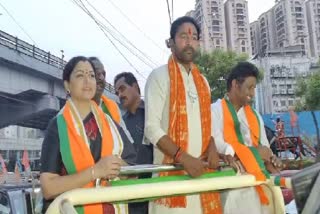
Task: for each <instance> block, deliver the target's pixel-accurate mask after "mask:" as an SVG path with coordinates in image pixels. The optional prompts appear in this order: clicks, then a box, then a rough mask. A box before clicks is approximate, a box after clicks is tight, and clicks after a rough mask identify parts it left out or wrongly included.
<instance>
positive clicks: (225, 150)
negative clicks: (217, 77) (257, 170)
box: [211, 99, 269, 214]
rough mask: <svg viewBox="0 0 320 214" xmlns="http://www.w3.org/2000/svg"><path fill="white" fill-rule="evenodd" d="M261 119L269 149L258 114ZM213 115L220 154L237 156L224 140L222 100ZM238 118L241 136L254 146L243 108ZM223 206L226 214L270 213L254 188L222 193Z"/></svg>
mask: <svg viewBox="0 0 320 214" xmlns="http://www.w3.org/2000/svg"><path fill="white" fill-rule="evenodd" d="M256 113H257V115H258V117H259V123H260V127H261V144H262V145H263V146H267V147H269V142H268V139H267V136H266V133H265V129H264V123H263V120H262V118H261V116H260V115H259V114H258V112H256ZM211 114H212V120H211V121H212V131H213V136H214V139H215V142H216V146H217V149H218V152H219V153H221V154H224V155H231V156H234V155H235V151H234V150H233V148H232V146H231V145H230V144H228V143H227V142H225V141H224V138H223V126H224V125H223V124H224V123H223V122H224V121H223V111H222V105H221V100H220V99H219V100H217V101H216V102H215V103H213V104H212V105H211ZM237 116H238V119H239V122H240V130H241V134H242V136H243V138H244V142H245V144H246V145H247V146H253V144H252V140H251V137H250V128H249V125H248V121H247V117H246V115H245V112H244V109H243V107H242V108H240V109H239V111H238V112H237ZM221 200H222V203H223V204H222V205H223V208H224V213H225V214H233V213H239V214H246V213H257V214H259V213H268V211H267V210H266V209H264V208H262V205H261V203H260V199H259V196H258V194H257V192H256V190H255V188H254V187H248V188H241V189H238V190H230V191H227V190H226V191H223V192H222V193H221Z"/></svg>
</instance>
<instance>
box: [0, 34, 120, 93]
mask: <svg viewBox="0 0 320 214" xmlns="http://www.w3.org/2000/svg"><path fill="white" fill-rule="evenodd" d="M0 45H3V46H5V47H8V48H10V49H13V50H16V51H18V52H19V53H22V54H25V55H27V56H30V57H33V58H35V59H37V60H39V61H41V62H44V63H47V64H49V65H52V66H54V67H56V68H59V69H63V68H64V66H65V64H66V63H67V62H66V61H64V60H63V59H62V58H60V57H57V56H55V55H52V54H51V53H50V52H46V51H44V50H42V49H40V48H37V47H36V46H35V45H31V44H29V43H27V42H25V41H23V40H21V39H18V37H14V36H12V35H10V34H8V33H6V32H4V31H1V30H0ZM105 89H106V90H108V91H110V92H111V93H113V94H114V93H115V90H114V87H113V85H111V84H110V83H108V82H107V83H106V87H105Z"/></svg>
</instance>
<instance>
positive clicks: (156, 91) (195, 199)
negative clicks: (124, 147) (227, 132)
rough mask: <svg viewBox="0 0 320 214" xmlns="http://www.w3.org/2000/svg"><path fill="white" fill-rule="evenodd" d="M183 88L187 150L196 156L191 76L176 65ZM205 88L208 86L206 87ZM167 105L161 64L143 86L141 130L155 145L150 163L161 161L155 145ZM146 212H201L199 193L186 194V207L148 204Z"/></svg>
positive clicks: (197, 122)
mask: <svg viewBox="0 0 320 214" xmlns="http://www.w3.org/2000/svg"><path fill="white" fill-rule="evenodd" d="M179 68H180V70H181V74H182V79H183V83H184V87H185V94H186V106H187V117H188V134H189V136H188V150H187V152H188V153H189V154H190V155H192V156H194V157H199V156H200V155H201V149H202V143H201V142H202V133H201V118H200V108H199V101H198V93H197V90H196V86H195V83H194V80H193V77H192V74H191V73H190V74H188V73H187V71H186V69H185V68H184V67H183V66H181V65H180V64H179ZM208 90H209V88H208ZM169 105H170V79H169V73H168V66H167V65H164V66H161V67H159V68H158V69H156V70H154V71H153V72H152V73H151V74H150V76H149V77H148V80H147V83H146V86H145V130H144V134H145V136H146V138H147V139H148V140H149V141H150V142H151V143H152V144H154V145H155V148H154V161H153V162H154V164H161V163H162V160H163V158H164V155H163V153H162V152H161V151H160V150H159V149H158V148H157V147H156V144H157V143H158V141H159V139H160V138H161V137H163V136H164V135H167V133H168V126H169ZM149 211H150V213H153V214H154V213H168V214H169V213H174V214H180V213H181V214H182V213H183V214H189V213H190V214H194V213H200V212H201V204H200V198H199V195H192V196H187V207H186V208H174V209H172V208H171V209H170V208H168V207H165V206H162V205H159V204H155V203H152V202H151V203H150V205H149Z"/></svg>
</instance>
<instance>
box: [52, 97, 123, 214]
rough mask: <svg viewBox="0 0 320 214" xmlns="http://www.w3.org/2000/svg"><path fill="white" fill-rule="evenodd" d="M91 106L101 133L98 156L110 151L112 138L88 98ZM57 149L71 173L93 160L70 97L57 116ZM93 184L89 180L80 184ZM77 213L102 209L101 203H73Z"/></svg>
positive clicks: (104, 120)
mask: <svg viewBox="0 0 320 214" xmlns="http://www.w3.org/2000/svg"><path fill="white" fill-rule="evenodd" d="M91 110H92V113H93V115H94V117H95V120H96V122H97V125H98V128H99V131H100V133H101V137H102V142H101V158H103V157H105V156H108V155H112V153H113V152H114V141H113V137H112V133H111V129H110V126H109V124H108V121H107V119H106V116H105V115H104V113H103V112H102V110H101V109H100V108H99V107H98V106H97V104H96V103H94V102H93V101H91ZM57 125H58V133H59V140H60V152H61V157H62V161H63V164H64V166H65V167H66V170H67V173H68V174H75V173H77V172H80V171H82V170H85V169H87V168H89V167H91V166H93V165H94V164H95V162H94V159H93V157H92V154H91V151H90V142H89V140H88V138H87V136H86V132H85V128H84V125H83V122H82V120H81V117H80V115H79V113H78V112H77V110H76V108H75V106H74V105H73V103H72V101H71V100H68V101H67V102H66V104H65V106H64V108H63V109H62V110H61V111H60V113H59V114H58V116H57ZM116 147H117V146H116ZM90 187H94V182H93V181H92V182H90V183H88V184H86V185H85V186H84V188H90ZM76 210H77V212H78V213H103V209H102V205H101V204H89V205H84V206H77V207H76Z"/></svg>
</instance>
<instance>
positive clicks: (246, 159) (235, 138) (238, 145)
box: [221, 98, 270, 205]
mask: <svg viewBox="0 0 320 214" xmlns="http://www.w3.org/2000/svg"><path fill="white" fill-rule="evenodd" d="M221 104H222V110H223V121H224V127H223V136H224V140H225V141H226V142H228V143H229V144H230V145H231V146H232V148H233V149H234V151H235V153H236V154H237V156H238V157H239V159H240V161H241V163H242V164H243V166H244V168H245V170H246V171H247V172H248V173H250V174H253V175H254V176H255V177H256V179H257V180H258V181H265V180H266V179H267V178H270V175H269V173H268V171H267V170H266V168H265V166H264V163H263V160H262V159H261V157H260V155H259V153H258V150H257V149H256V147H257V146H258V144H259V141H260V140H259V139H256V138H257V137H254V138H255V139H254V141H253V145H254V146H252V147H248V146H246V145H245V143H244V139H243V136H242V134H241V130H240V122H239V119H238V116H237V113H236V111H235V109H234V107H233V105H232V104H231V103H230V101H229V100H227V99H225V98H224V99H222V101H221ZM250 108H251V107H250ZM250 108H249V107H246V108H245V111H246V116H247V119H248V124H249V126H250V125H253V124H255V126H254V127H251V126H250V129H252V130H253V131H254V132H256V131H257V132H258V133H259V132H260V131H259V121H254V120H258V118H257V117H256V116H257V115H254V113H253V112H252V111H253V109H250ZM257 123H258V124H257ZM255 134H257V133H255ZM253 135H254V134H251V137H252V136H253ZM255 136H257V135H255ZM258 136H260V134H258ZM256 190H257V192H258V194H259V197H260V201H261V203H262V204H264V205H267V204H269V200H268V198H267V196H266V195H265V193H264V191H263V189H262V187H261V186H257V187H256Z"/></svg>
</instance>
